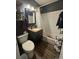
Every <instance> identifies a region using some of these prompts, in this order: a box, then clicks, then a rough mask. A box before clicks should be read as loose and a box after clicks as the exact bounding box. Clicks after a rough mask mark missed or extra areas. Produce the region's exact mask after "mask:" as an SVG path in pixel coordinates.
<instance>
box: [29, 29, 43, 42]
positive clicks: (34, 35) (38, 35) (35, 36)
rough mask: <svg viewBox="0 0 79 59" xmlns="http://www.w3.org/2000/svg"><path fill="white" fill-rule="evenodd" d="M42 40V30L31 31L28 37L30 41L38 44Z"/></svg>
mask: <svg viewBox="0 0 79 59" xmlns="http://www.w3.org/2000/svg"><path fill="white" fill-rule="evenodd" d="M42 38H43V30H42V29H40V30H37V31H33V30H29V35H28V39H29V40H32V41H33V42H34V43H38V42H40V41H41V39H42Z"/></svg>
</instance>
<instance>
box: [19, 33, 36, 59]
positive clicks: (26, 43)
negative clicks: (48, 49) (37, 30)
mask: <svg viewBox="0 0 79 59" xmlns="http://www.w3.org/2000/svg"><path fill="white" fill-rule="evenodd" d="M27 38H28V33H25V34H23V35H20V36H18V41H19V42H20V43H21V44H22V48H23V50H24V51H25V53H26V54H27V55H28V58H29V59H32V57H33V55H34V52H33V51H34V47H35V46H34V43H33V42H32V41H31V40H27Z"/></svg>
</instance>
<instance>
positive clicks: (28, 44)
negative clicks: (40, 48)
mask: <svg viewBox="0 0 79 59" xmlns="http://www.w3.org/2000/svg"><path fill="white" fill-rule="evenodd" d="M22 47H23V49H24V50H25V51H27V52H30V51H32V50H34V47H35V46H34V43H33V42H32V41H31V40H27V41H26V42H24V43H23V44H22Z"/></svg>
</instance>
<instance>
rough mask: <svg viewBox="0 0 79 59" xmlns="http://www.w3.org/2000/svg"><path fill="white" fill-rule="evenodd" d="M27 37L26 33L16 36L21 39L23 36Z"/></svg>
mask: <svg viewBox="0 0 79 59" xmlns="http://www.w3.org/2000/svg"><path fill="white" fill-rule="evenodd" d="M27 35H28V33H25V34H22V35H20V36H18V38H21V37H24V36H27Z"/></svg>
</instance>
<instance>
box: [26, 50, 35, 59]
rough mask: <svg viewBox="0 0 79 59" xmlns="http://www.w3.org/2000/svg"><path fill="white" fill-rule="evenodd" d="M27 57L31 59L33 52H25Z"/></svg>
mask: <svg viewBox="0 0 79 59" xmlns="http://www.w3.org/2000/svg"><path fill="white" fill-rule="evenodd" d="M25 53H26V54H27V56H28V59H33V56H34V51H31V52H25Z"/></svg>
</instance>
